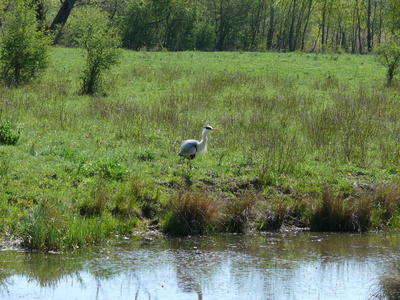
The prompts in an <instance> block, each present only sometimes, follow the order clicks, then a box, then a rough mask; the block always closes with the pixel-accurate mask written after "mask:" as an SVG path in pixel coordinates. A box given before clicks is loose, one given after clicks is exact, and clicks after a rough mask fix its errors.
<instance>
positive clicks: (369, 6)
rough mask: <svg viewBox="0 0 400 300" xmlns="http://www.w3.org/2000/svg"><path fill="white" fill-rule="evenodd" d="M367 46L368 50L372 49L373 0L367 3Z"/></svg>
mask: <svg viewBox="0 0 400 300" xmlns="http://www.w3.org/2000/svg"><path fill="white" fill-rule="evenodd" d="M367 5H368V6H367V48H368V52H371V51H372V34H371V0H368V4H367Z"/></svg>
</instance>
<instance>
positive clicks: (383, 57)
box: [376, 36, 400, 85]
mask: <svg viewBox="0 0 400 300" xmlns="http://www.w3.org/2000/svg"><path fill="white" fill-rule="evenodd" d="M376 54H377V55H378V60H379V62H380V63H381V64H382V65H384V66H385V67H386V80H387V85H391V84H392V81H393V78H394V76H395V75H396V74H397V73H398V72H399V67H400V38H399V37H398V36H391V37H390V38H389V39H388V40H386V41H385V42H383V43H381V44H380V45H379V46H378V48H377V49H376Z"/></svg>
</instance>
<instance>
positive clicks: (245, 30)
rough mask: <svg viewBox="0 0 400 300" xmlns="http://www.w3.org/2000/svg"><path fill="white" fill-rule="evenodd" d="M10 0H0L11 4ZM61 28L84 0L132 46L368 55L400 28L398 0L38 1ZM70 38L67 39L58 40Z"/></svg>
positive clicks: (50, 23)
mask: <svg viewBox="0 0 400 300" xmlns="http://www.w3.org/2000/svg"><path fill="white" fill-rule="evenodd" d="M11 1H12V0H6V1H4V2H3V4H1V5H0V9H2V10H3V12H4V11H5V10H6V9H7V3H8V2H11ZM35 2H36V4H37V10H38V18H40V19H41V20H43V21H44V22H45V23H46V24H47V26H48V27H49V28H51V29H56V28H62V27H63V25H64V24H65V23H68V22H67V20H68V17H69V15H70V14H74V10H79V9H80V7H82V6H83V5H96V6H99V7H101V8H102V9H103V11H105V12H107V13H108V15H109V18H110V19H111V20H112V22H113V23H114V24H115V25H117V26H118V28H119V29H120V31H121V34H122V37H123V46H124V47H126V48H129V49H134V50H139V49H148V50H154V49H155V50H159V49H168V50H170V51H179V50H194V49H197V50H201V51H214V50H216V51H233V50H243V51H264V50H277V51H297V50H298V51H327V50H333V51H346V52H351V53H365V52H369V51H372V50H373V48H374V46H375V45H376V44H378V43H380V41H381V40H382V39H384V38H385V36H386V35H387V34H388V33H395V32H396V31H398V30H399V28H400V1H398V0H195V1H193V0H97V1H93V0H62V1H61V3H60V1H54V0H35ZM61 40H63V41H64V42H68V40H66V39H61Z"/></svg>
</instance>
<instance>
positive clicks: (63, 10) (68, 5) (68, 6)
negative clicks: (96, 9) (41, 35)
mask: <svg viewBox="0 0 400 300" xmlns="http://www.w3.org/2000/svg"><path fill="white" fill-rule="evenodd" d="M77 1H78V0H64V1H62V2H61V7H60V9H59V10H58V13H57V15H56V16H55V18H54V20H53V22H52V23H51V25H50V30H51V31H53V32H55V31H56V30H57V29H58V32H57V34H56V38H55V42H56V43H57V41H58V39H59V38H60V36H61V29H62V27H63V26H64V25H65V23H66V22H67V20H68V18H69V15H70V14H71V11H72V8H73V7H74V5H75V3H76V2H77Z"/></svg>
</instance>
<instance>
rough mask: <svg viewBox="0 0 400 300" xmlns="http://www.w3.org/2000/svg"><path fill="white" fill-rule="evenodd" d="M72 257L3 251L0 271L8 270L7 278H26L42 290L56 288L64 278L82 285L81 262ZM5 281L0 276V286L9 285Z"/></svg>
mask: <svg viewBox="0 0 400 300" xmlns="http://www.w3.org/2000/svg"><path fill="white" fill-rule="evenodd" d="M73 256H74V255H68V256H65V255H58V254H52V253H46V254H43V253H29V252H17V251H5V252H2V259H1V260H0V270H2V269H4V270H8V272H9V276H12V275H15V274H18V275H23V276H26V277H27V278H28V281H35V282H37V283H38V284H39V286H40V287H44V288H56V287H57V285H58V284H59V282H61V281H62V280H65V279H66V278H74V279H75V280H76V281H77V282H79V283H80V284H83V280H82V278H81V277H80V271H82V260H80V259H74V258H73ZM6 280H7V278H6V277H3V276H1V277H0V284H1V285H7V284H8V285H9V284H10V283H7V281H6Z"/></svg>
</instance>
